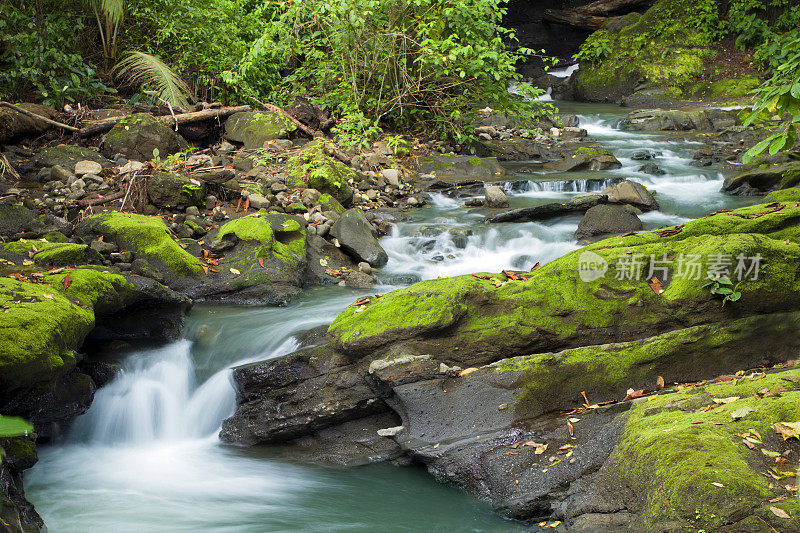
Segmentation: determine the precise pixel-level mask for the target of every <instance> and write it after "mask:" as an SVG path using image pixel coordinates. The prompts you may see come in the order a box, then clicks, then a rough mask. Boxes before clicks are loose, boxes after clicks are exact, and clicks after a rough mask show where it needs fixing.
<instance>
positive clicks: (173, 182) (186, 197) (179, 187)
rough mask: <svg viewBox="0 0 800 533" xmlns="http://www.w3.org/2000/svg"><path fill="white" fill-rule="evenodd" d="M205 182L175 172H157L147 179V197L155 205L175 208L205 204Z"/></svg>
mask: <svg viewBox="0 0 800 533" xmlns="http://www.w3.org/2000/svg"><path fill="white" fill-rule="evenodd" d="M205 194H206V192H205V184H204V183H203V182H200V181H198V180H195V179H191V178H185V177H183V176H181V175H179V174H176V173H173V172H156V173H155V174H153V175H152V176H150V177H149V178H148V179H147V197H148V199H149V200H150V202H151V203H152V204H153V205H156V206H158V207H169V208H173V209H185V208H186V207H187V206H198V205H203V201H204V198H205Z"/></svg>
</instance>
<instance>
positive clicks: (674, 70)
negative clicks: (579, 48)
mask: <svg viewBox="0 0 800 533" xmlns="http://www.w3.org/2000/svg"><path fill="white" fill-rule="evenodd" d="M692 7H693V4H692V2H691V0H658V1H657V2H656V3H655V4H654V5H653V6H652V7H651V8H650V9H648V10H647V12H645V14H644V15H642V16H641V17H639V18H638V19H635V21H634V20H633V19H632V20H631V23H629V24H627V25H624V27H621V28H620V29H619V31H616V32H613V33H610V32H608V31H606V30H605V29H601V30H598V32H596V33H595V34H592V36H590V38H589V41H587V43H589V44H587V45H585V47H587V50H591V43H592V42H593V39H592V38H593V37H594V38H595V40H601V41H603V42H604V43H605V46H606V47H607V49H608V51H607V52H606V53H604V55H603V56H602V58H601V59H600V60H599V61H598V60H595V61H594V62H591V61H586V60H584V61H582V62H581V68H580V70H579V71H578V73H577V76H576V78H577V79H576V83H577V88H578V91H579V93H583V94H584V95H588V96H592V95H597V96H598V97H599V96H600V95H602V94H603V93H609V94H614V93H618V92H620V91H623V92H624V90H625V88H627V89H629V91H630V92H633V89H634V87H635V86H636V85H637V82H639V81H641V80H644V81H647V82H650V83H652V84H660V85H665V86H669V85H672V86H680V85H682V84H684V83H686V82H688V81H689V80H690V79H692V78H693V77H695V76H697V75H699V74H701V73H702V72H703V71H704V61H705V60H706V59H709V58H712V57H714V55H715V52H714V50H713V49H712V48H711V41H710V39H709V38H708V37H707V36H706V35H704V34H702V33H700V32H699V31H697V30H696V29H694V28H693V27H692V26H691V25H689V24H686V22H685V17H686V13H687V12H689V11H691V8H692ZM597 99H599V98H597Z"/></svg>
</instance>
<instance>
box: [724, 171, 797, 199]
mask: <svg viewBox="0 0 800 533" xmlns="http://www.w3.org/2000/svg"><path fill="white" fill-rule="evenodd" d="M798 184H800V163H784V164H782V165H769V166H767V167H765V168H756V169H753V170H748V171H746V172H742V173H741V174H737V175H736V176H731V177H729V178H725V181H724V182H723V183H722V191H723V192H725V193H728V194H735V195H740V196H752V195H761V194H765V193H767V192H769V191H774V190H780V189H788V188H790V187H794V186H796V185H798Z"/></svg>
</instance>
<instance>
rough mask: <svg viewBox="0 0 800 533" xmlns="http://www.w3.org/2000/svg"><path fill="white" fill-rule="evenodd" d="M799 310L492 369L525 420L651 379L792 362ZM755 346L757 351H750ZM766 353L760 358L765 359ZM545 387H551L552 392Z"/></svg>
mask: <svg viewBox="0 0 800 533" xmlns="http://www.w3.org/2000/svg"><path fill="white" fill-rule="evenodd" d="M797 327H800V313H776V314H773V315H764V316H755V317H747V318H740V319H735V320H729V321H724V322H722V323H718V324H712V325H703V326H693V327H689V328H684V329H679V330H675V331H670V332H668V333H664V334H661V335H656V336H653V337H648V338H645V339H642V340H636V341H631V342H623V343H614V344H603V345H595V346H586V347H581V348H574V349H570V350H565V351H563V352H559V353H555V354H553V353H547V354H536V355H529V356H520V357H514V358H510V359H503V360H501V361H499V362H497V363H495V364H493V365H492V367H493V368H494V370H495V371H496V372H517V373H519V374H520V375H519V376H518V377H517V378H516V381H515V384H516V386H517V387H518V388H521V389H522V390H523V391H524V393H523V395H522V396H521V397H520V399H519V401H518V402H517V404H516V411H515V416H516V417H517V418H518V419H520V420H525V419H529V418H532V417H535V416H538V415H540V414H541V413H543V412H547V411H550V410H553V409H565V410H566V409H571V408H573V407H575V402H576V401H577V400H578V398H579V396H578V395H577V394H576V393H577V392H578V391H586V393H587V394H588V396H589V397H590V398H592V401H596V402H601V401H606V400H611V399H616V398H619V397H621V396H623V395H624V394H625V391H626V390H627V389H628V388H634V389H642V388H650V387H652V385H653V384H654V383H655V382H656V379H657V378H658V376H662V377H664V378H665V379H666V380H667V381H668V382H674V381H679V380H681V381H685V380H687V379H690V380H698V379H702V378H703V377H708V376H713V375H718V374H720V373H722V372H725V371H729V370H730V369H737V368H741V367H742V366H747V365H751V364H753V363H754V362H756V361H761V360H762V359H763V358H764V357H769V358H771V360H773V361H775V362H780V361H785V360H786V359H788V358H792V357H794V354H795V353H797V351H798V350H800V339H797V340H795V337H794V336H793V335H792V334H791V332H792V331H794V330H795V329H796V328H797ZM756 347H757V348H756ZM766 354H768V355H766ZM553 383H558V384H559V386H558V388H557V389H554V388H553Z"/></svg>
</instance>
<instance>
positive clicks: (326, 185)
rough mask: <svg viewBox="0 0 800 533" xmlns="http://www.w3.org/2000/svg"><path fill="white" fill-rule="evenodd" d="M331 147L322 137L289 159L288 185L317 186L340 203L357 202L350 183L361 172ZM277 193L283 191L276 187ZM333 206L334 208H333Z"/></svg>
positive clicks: (273, 189) (342, 204)
mask: <svg viewBox="0 0 800 533" xmlns="http://www.w3.org/2000/svg"><path fill="white" fill-rule="evenodd" d="M332 153H333V152H332V150H331V147H330V146H328V145H326V144H325V143H324V142H323V141H322V140H316V141H314V142H310V143H308V144H307V145H306V146H304V147H303V149H302V150H300V151H299V152H298V153H297V154H295V155H294V156H292V158H291V159H289V162H288V164H287V167H286V172H287V178H286V185H283V184H280V185H282V186H284V187H286V186H288V187H293V188H301V187H302V188H313V189H316V190H317V191H319V192H321V193H323V195H322V196H321V197H320V199H322V198H323V197H325V195H329V196H330V197H332V198H334V199H335V200H336V202H337V205H339V204H341V206H345V207H349V206H350V205H351V204H352V203H353V189H352V188H351V187H350V182H351V181H354V180H355V179H356V178H357V177H358V175H357V174H356V172H355V171H354V170H353V169H351V168H350V167H348V166H347V165H345V164H344V163H342V162H341V161H338V160H337V159H335V158H334V157H332ZM272 192H273V193H277V192H279V191H278V190H276V189H275V185H273V188H272ZM329 209H330V208H329Z"/></svg>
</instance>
